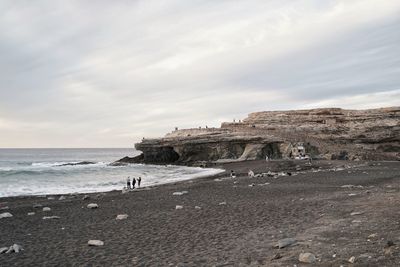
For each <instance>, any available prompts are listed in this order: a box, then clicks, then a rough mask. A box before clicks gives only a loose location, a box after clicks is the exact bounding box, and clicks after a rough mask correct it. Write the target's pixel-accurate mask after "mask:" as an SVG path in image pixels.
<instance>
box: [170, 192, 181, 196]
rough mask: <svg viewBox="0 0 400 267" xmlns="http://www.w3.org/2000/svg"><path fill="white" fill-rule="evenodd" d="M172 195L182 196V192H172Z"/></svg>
mask: <svg viewBox="0 0 400 267" xmlns="http://www.w3.org/2000/svg"><path fill="white" fill-rule="evenodd" d="M172 195H173V196H182V195H183V193H182V192H174V193H172Z"/></svg>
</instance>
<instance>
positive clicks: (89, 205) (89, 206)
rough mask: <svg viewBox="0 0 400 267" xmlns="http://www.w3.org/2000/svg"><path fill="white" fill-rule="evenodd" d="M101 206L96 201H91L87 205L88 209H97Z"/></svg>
mask: <svg viewBox="0 0 400 267" xmlns="http://www.w3.org/2000/svg"><path fill="white" fill-rule="evenodd" d="M98 207H99V205H97V204H96V203H90V204H88V205H87V208H88V209H97V208H98Z"/></svg>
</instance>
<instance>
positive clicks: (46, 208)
mask: <svg viewBox="0 0 400 267" xmlns="http://www.w3.org/2000/svg"><path fill="white" fill-rule="evenodd" d="M43 211H51V209H50V208H49V207H44V208H43Z"/></svg>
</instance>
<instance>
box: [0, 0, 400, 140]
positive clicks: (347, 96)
mask: <svg viewBox="0 0 400 267" xmlns="http://www.w3.org/2000/svg"><path fill="white" fill-rule="evenodd" d="M399 25H400V1H398V0H385V1H382V0H352V1H349V0H325V1H321V0H307V1H306V0H291V1H281V0H268V1H267V0H260V1H256V0H255V1H206V0H203V1H195V0H192V1H186V0H181V1H176V0H169V1H161V0H160V1H153V0H143V1H122V0H121V1H100V0H99V1H61V0H60V1H54V0H48V1H14V0H10V1H1V2H0V73H1V74H0V147H130V146H132V145H133V143H134V142H136V141H139V140H140V139H141V138H142V137H143V136H145V137H157V136H162V135H164V134H165V133H167V132H169V131H171V130H172V129H173V128H174V127H175V126H178V127H180V128H186V127H198V126H200V125H201V126H205V125H208V126H219V125H220V123H221V122H222V121H230V120H232V119H233V118H236V119H239V118H244V117H245V116H246V115H247V114H248V113H250V112H255V111H262V110H277V109H301V108H313V107H343V108H374V107H381V106H396V105H397V106H399V105H400V86H399V85H400V31H399Z"/></svg>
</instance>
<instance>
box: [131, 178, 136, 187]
mask: <svg viewBox="0 0 400 267" xmlns="http://www.w3.org/2000/svg"><path fill="white" fill-rule="evenodd" d="M135 184H136V179H135V178H132V189H135Z"/></svg>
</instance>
